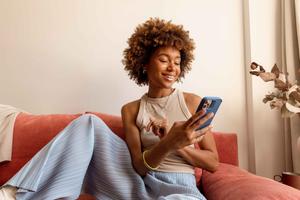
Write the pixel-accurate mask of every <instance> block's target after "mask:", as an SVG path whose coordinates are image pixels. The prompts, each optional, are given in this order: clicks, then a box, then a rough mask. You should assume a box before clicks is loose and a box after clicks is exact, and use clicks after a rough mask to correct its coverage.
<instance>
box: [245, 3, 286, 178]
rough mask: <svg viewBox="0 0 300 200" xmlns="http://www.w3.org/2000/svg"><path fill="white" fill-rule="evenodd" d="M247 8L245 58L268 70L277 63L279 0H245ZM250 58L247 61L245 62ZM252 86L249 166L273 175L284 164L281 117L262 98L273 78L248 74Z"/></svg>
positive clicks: (279, 62) (270, 86) (269, 89)
mask: <svg viewBox="0 0 300 200" xmlns="http://www.w3.org/2000/svg"><path fill="white" fill-rule="evenodd" d="M245 3H246V4H247V5H246V7H247V8H248V9H249V24H248V25H249V30H250V33H249V34H250V41H249V43H250V44H249V49H248V52H247V53H248V55H247V57H249V60H248V61H255V62H257V63H259V64H261V65H263V66H264V67H265V69H266V71H271V69H272V67H273V65H274V64H275V63H277V64H278V66H280V65H281V42H280V41H281V40H280V37H281V35H280V26H281V25H280V23H281V20H280V9H281V7H280V0H275V1H274V0H264V1H260V0H249V1H248V0H247V1H245ZM249 64H250V62H249V63H248V65H249ZM249 84H251V86H252V88H251V90H249V91H248V92H249V93H251V95H249V99H248V100H249V102H251V104H252V105H251V109H252V110H251V109H250V110H249V115H248V116H249V118H248V120H249V121H248V122H249V124H251V127H250V129H249V130H250V131H249V138H251V139H252V141H251V142H250V141H249V144H250V149H251V148H252V149H253V151H250V152H249V157H250V160H251V166H250V170H251V171H252V172H255V173H256V174H258V175H263V176H266V177H269V178H273V176H274V175H275V174H281V172H282V171H283V168H284V157H283V156H284V148H283V147H284V146H283V144H284V143H283V121H282V119H281V117H280V112H279V111H278V110H275V109H274V110H271V109H270V107H269V104H264V103H263V102H262V99H263V98H264V96H265V94H267V93H268V92H270V91H274V84H273V82H269V83H265V82H264V81H263V80H261V79H260V78H258V77H251V78H249Z"/></svg>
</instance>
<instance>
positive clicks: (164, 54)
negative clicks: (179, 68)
mask: <svg viewBox="0 0 300 200" xmlns="http://www.w3.org/2000/svg"><path fill="white" fill-rule="evenodd" d="M158 56H167V57H170V55H169V54H167V53H159V54H158ZM175 58H181V57H180V55H179V56H176V57H175Z"/></svg>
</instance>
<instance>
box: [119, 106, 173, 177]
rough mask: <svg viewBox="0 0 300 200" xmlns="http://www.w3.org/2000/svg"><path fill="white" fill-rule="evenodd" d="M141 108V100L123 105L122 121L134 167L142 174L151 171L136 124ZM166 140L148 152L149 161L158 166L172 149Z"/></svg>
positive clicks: (151, 164) (153, 165) (150, 163)
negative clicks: (147, 165)
mask: <svg viewBox="0 0 300 200" xmlns="http://www.w3.org/2000/svg"><path fill="white" fill-rule="evenodd" d="M138 109H139V101H135V102H131V103H129V104H126V105H124V106H123V107H122V111H121V113H122V121H123V126H124V130H125V140H126V143H127V145H128V148H129V151H130V154H131V158H132V163H133V167H134V168H135V170H136V171H137V173H138V174H140V175H141V176H144V175H146V173H147V172H148V171H149V169H148V168H146V167H145V165H144V161H143V157H142V146H141V139H140V130H139V128H138V127H137V126H136V117H137V114H138ZM166 147H167V145H165V142H163V141H161V142H159V143H158V144H157V145H155V146H154V147H153V148H152V149H151V150H150V151H149V152H147V154H146V155H145V159H146V160H147V163H148V164H149V165H150V166H152V167H156V166H158V165H159V163H160V162H161V161H162V160H163V159H164V158H165V156H167V155H168V153H169V152H170V149H168V148H166Z"/></svg>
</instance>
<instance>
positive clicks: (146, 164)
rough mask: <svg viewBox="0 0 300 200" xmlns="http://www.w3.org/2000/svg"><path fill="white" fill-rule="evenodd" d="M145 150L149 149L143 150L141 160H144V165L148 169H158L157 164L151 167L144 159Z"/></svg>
mask: <svg viewBox="0 0 300 200" xmlns="http://www.w3.org/2000/svg"><path fill="white" fill-rule="evenodd" d="M147 151H149V150H146V151H144V152H143V161H144V165H145V167H147V168H148V169H150V170H153V171H155V170H157V169H158V166H157V167H151V166H150V165H149V164H148V163H147V161H146V159H145V154H146V152H147Z"/></svg>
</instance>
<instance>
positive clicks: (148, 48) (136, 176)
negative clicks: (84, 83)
mask: <svg viewBox="0 0 300 200" xmlns="http://www.w3.org/2000/svg"><path fill="white" fill-rule="evenodd" d="M128 43H129V47H128V48H127V49H125V51H124V56H125V57H124V64H125V69H126V70H128V71H129V76H130V77H131V78H132V79H133V80H135V81H136V82H137V83H138V85H148V86H149V89H148V93H147V94H145V95H144V96H143V97H142V98H141V99H140V100H137V101H134V102H131V103H128V104H126V105H124V106H123V107H122V119H123V125H124V128H125V133H126V143H125V142H124V141H123V140H122V139H120V138H119V137H118V136H116V135H115V134H113V133H112V131H111V130H110V129H109V128H108V127H107V126H106V124H105V123H104V122H103V121H102V120H101V119H99V118H97V117H96V116H93V115H83V116H81V117H79V118H77V119H75V120H74V121H73V122H71V123H70V124H69V125H68V126H67V127H66V128H65V129H64V130H62V131H61V132H60V133H59V134H58V135H57V136H56V137H55V138H54V139H53V140H52V141H50V142H49V143H48V144H47V145H46V146H45V147H44V148H43V149H41V150H40V151H39V152H38V153H37V154H36V155H35V156H34V157H33V158H32V159H31V160H30V161H29V162H28V163H27V164H26V165H25V166H24V167H23V168H22V169H21V170H20V171H19V172H18V173H17V174H16V175H15V176H14V177H12V178H11V179H10V180H9V181H8V182H7V183H6V184H4V185H3V186H2V187H1V188H2V189H1V190H0V195H1V193H4V194H2V195H3V196H5V195H6V197H7V198H12V199H30V200H35V199H37V200H47V199H49V200H53V199H77V198H78V196H79V194H80V192H87V193H90V194H92V195H94V196H95V197H96V198H97V199H125V200H126V199H205V198H204V197H203V195H202V194H201V193H200V192H199V190H198V189H197V187H196V182H195V177H194V167H201V168H203V169H206V170H209V171H215V170H216V167H217V165H218V155H217V151H216V146H215V143H214V139H213V136H212V134H211V133H210V129H211V127H206V128H203V129H201V130H199V131H195V130H196V129H197V128H198V127H199V126H200V125H201V124H204V123H205V121H206V120H207V119H209V118H210V117H212V115H211V114H207V115H205V117H203V116H204V114H205V112H204V111H200V112H198V113H195V110H196V107H197V105H198V103H199V101H200V97H198V96H196V95H194V94H189V93H182V92H181V91H179V90H178V89H174V88H172V85H173V84H174V83H175V82H176V81H179V80H180V79H181V78H182V77H184V75H185V73H186V72H187V71H188V70H189V69H190V63H191V61H192V59H193V56H192V50H193V49H194V44H193V42H192V40H191V39H190V38H189V36H188V32H186V31H184V30H183V29H182V27H181V26H177V25H174V24H172V23H171V22H165V21H164V20H160V19H150V20H148V21H147V22H145V23H144V24H142V25H140V26H138V28H137V29H136V31H135V33H134V34H133V35H132V37H131V38H130V39H129V42H128ZM191 113H193V115H192V114H191ZM202 117H203V118H202ZM200 118H201V119H200ZM195 143H198V144H199V145H200V147H201V150H199V149H195V148H194V144H195ZM0 197H1V196H0Z"/></svg>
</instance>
